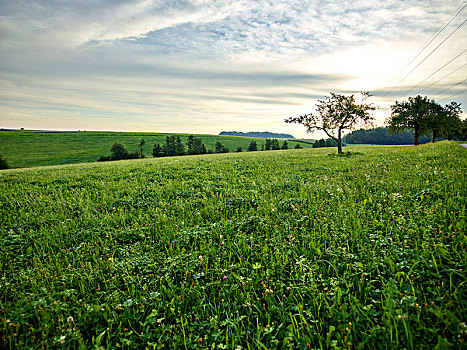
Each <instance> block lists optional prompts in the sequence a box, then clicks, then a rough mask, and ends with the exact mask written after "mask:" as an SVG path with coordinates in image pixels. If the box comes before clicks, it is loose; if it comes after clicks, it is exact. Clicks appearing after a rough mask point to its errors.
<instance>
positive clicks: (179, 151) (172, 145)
mask: <svg viewBox="0 0 467 350" xmlns="http://www.w3.org/2000/svg"><path fill="white" fill-rule="evenodd" d="M162 150H163V152H164V155H166V156H183V155H184V154H185V146H183V143H182V140H180V137H179V136H175V135H173V136H167V137H166V138H165V145H164V146H162Z"/></svg>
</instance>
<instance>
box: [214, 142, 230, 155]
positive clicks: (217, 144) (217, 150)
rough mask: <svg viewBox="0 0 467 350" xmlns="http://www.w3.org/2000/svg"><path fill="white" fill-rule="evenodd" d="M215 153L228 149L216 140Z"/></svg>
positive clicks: (225, 151)
mask: <svg viewBox="0 0 467 350" xmlns="http://www.w3.org/2000/svg"><path fill="white" fill-rule="evenodd" d="M216 153H229V149H228V148H227V147H225V145H223V144H222V143H220V142H219V141H217V142H216Z"/></svg>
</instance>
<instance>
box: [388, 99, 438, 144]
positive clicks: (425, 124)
mask: <svg viewBox="0 0 467 350" xmlns="http://www.w3.org/2000/svg"><path fill="white" fill-rule="evenodd" d="M438 113H440V106H439V104H437V103H436V102H435V101H434V100H430V99H428V97H426V96H425V97H421V96H420V95H418V96H416V97H409V99H408V101H403V102H397V101H396V104H395V105H392V106H391V116H390V117H389V119H388V120H387V121H386V123H387V124H388V132H389V133H391V134H394V133H397V132H400V131H403V130H405V129H412V130H413V131H414V145H415V146H418V145H419V138H420V136H421V135H424V134H428V133H429V132H430V131H431V130H432V128H433V126H434V123H433V120H435V118H436V115H437V114H438ZM435 129H436V126H435ZM435 137H436V136H435Z"/></svg>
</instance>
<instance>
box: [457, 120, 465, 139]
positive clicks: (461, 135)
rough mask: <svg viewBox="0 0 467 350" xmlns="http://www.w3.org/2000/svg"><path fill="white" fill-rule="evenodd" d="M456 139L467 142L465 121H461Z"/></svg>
mask: <svg viewBox="0 0 467 350" xmlns="http://www.w3.org/2000/svg"><path fill="white" fill-rule="evenodd" d="M457 137H458V138H459V139H461V140H462V141H465V140H467V119H464V120H462V121H461V124H460V128H459V130H458V132H457Z"/></svg>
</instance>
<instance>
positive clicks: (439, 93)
mask: <svg viewBox="0 0 467 350" xmlns="http://www.w3.org/2000/svg"><path fill="white" fill-rule="evenodd" d="M466 81H467V79H464V80H462V81H460V82H458V83H455V84H454V85H452V86H450V87H448V88H447V89H444V90H443V91H440V92H438V93H437V94H436V95H435V96H438V95H441V94H442V93H443V92H445V91H448V90H451V89H452V88H453V87H454V86H457V85H459V84H462V83H464V82H466Z"/></svg>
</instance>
